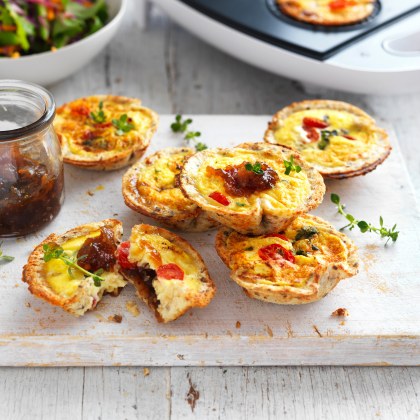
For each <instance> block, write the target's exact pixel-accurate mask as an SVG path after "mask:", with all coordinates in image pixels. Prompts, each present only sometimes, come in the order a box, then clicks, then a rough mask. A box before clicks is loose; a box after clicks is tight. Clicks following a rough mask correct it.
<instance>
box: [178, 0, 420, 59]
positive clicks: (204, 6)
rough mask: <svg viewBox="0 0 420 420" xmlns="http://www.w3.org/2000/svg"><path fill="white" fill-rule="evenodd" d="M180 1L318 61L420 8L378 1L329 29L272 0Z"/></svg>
mask: <svg viewBox="0 0 420 420" xmlns="http://www.w3.org/2000/svg"><path fill="white" fill-rule="evenodd" d="M179 1H181V2H182V3H185V4H187V5H188V6H190V7H192V8H194V9H196V10H198V11H200V12H201V13H203V14H205V15H207V16H209V17H210V18H212V19H215V20H217V21H219V22H220V23H223V24H225V25H227V26H230V27H232V28H234V29H236V30H239V31H241V32H243V33H245V34H248V35H251V36H254V37H256V38H258V39H261V40H263V41H265V42H269V43H271V44H274V45H277V46H279V47H281V48H284V49H287V50H289V51H292V52H296V53H298V54H302V55H305V56H308V57H311V58H315V59H318V60H325V59H327V58H329V57H331V56H332V55H334V54H336V53H337V52H339V51H341V50H342V49H343V48H346V47H347V46H349V45H351V44H353V43H354V42H356V41H358V40H360V39H361V38H363V37H365V36H368V35H369V34H370V33H372V32H374V31H377V30H379V29H382V28H384V27H385V26H386V25H389V24H391V23H393V22H395V21H397V20H399V19H402V18H404V17H405V16H407V15H409V14H411V13H413V12H415V11H417V10H420V1H419V0H380V1H378V2H377V4H376V10H375V12H374V13H373V15H372V16H371V17H370V18H368V19H367V20H365V21H363V22H360V23H358V24H355V25H346V26H341V27H337V28H328V27H320V26H314V25H310V24H305V23H301V22H298V21H295V20H293V19H291V18H289V17H287V16H285V15H284V14H282V13H281V12H280V10H279V8H278V7H277V5H276V2H275V0H179ZM419 26H420V22H419Z"/></svg>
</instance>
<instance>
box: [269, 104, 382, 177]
mask: <svg viewBox="0 0 420 420" xmlns="http://www.w3.org/2000/svg"><path fill="white" fill-rule="evenodd" d="M274 136H275V139H276V140H277V142H278V143H279V144H282V145H285V146H289V147H293V148H294V149H296V150H297V151H298V152H299V153H301V155H302V156H303V157H304V159H305V160H306V161H307V162H309V163H310V164H312V165H313V166H314V167H315V168H317V169H318V170H321V171H322V168H335V167H346V168H351V167H352V166H354V165H355V164H358V163H359V162H360V160H364V159H367V158H369V156H370V153H371V151H372V149H373V147H374V146H375V144H376V143H377V141H378V133H377V131H376V130H375V128H374V127H373V126H372V123H371V122H370V121H369V120H368V119H366V118H364V117H362V116H357V115H354V114H351V113H349V112H346V111H338V110H331V109H312V110H305V111H298V112H295V113H293V114H292V115H290V116H289V117H288V118H287V119H285V121H284V122H283V123H282V126H281V127H280V128H278V129H277V130H276V131H275V133H274Z"/></svg>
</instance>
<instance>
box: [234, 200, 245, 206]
mask: <svg viewBox="0 0 420 420" xmlns="http://www.w3.org/2000/svg"><path fill="white" fill-rule="evenodd" d="M235 204H236V205H237V206H238V207H245V206H246V204H245V203H238V202H237V201H236V203H235Z"/></svg>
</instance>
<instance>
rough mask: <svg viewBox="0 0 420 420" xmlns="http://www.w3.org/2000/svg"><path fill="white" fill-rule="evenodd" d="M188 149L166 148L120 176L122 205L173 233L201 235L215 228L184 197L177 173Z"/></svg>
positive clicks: (188, 153) (200, 211)
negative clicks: (178, 230) (163, 224)
mask: <svg viewBox="0 0 420 420" xmlns="http://www.w3.org/2000/svg"><path fill="white" fill-rule="evenodd" d="M194 153H195V152H194V150H193V149H190V148H172V147H170V148H166V149H163V150H159V151H158V152H156V153H154V154H152V155H150V156H147V157H146V158H145V159H143V160H142V161H139V162H136V163H135V164H134V165H133V166H132V167H131V168H130V169H129V170H128V171H127V172H126V173H125V175H124V177H123V182H122V193H123V197H124V201H125V204H126V205H127V206H128V207H130V208H131V209H133V210H134V211H136V212H138V213H141V214H144V215H145V216H149V217H152V218H154V219H156V220H159V221H161V222H163V223H165V224H167V225H169V226H172V227H174V228H176V229H180V230H184V231H190V232H202V231H205V230H208V229H211V228H214V227H215V226H216V225H217V222H215V221H214V220H213V219H211V218H210V217H209V216H208V215H207V213H206V212H205V211H203V210H201V208H200V207H198V206H197V204H195V203H194V202H193V201H191V200H189V199H188V198H187V197H185V196H184V194H183V193H182V191H181V189H180V188H179V173H180V172H181V168H182V166H183V164H184V161H185V160H186V159H187V158H188V157H190V156H192V155H193V154H194Z"/></svg>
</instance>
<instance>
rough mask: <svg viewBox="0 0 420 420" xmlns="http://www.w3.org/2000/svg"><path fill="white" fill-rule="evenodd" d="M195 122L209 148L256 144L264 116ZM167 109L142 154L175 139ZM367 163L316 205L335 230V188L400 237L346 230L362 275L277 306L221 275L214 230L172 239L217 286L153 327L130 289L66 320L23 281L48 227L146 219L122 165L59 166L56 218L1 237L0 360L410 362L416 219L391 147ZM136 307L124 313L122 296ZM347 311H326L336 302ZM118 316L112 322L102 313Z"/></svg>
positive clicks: (417, 360)
mask: <svg viewBox="0 0 420 420" xmlns="http://www.w3.org/2000/svg"><path fill="white" fill-rule="evenodd" d="M193 119H194V122H193V128H194V129H195V130H200V131H201V132H202V138H201V139H202V141H204V142H205V143H207V144H208V145H209V146H233V145H235V144H238V143H240V142H244V141H259V140H260V139H261V138H262V135H263V133H264V130H265V128H266V124H267V121H268V120H269V117H267V116H216V115H213V116H194V117H193ZM171 121H173V116H163V117H162V118H161V123H160V129H159V130H158V134H157V135H156V137H155V138H154V139H153V144H152V146H151V147H150V149H149V150H148V153H151V152H153V151H155V150H158V149H160V148H163V147H166V146H180V145H182V138H181V137H180V136H177V135H175V134H172V133H171V131H170V129H169V125H170V122H171ZM390 132H391V140H392V143H393V147H394V150H393V152H392V154H391V156H390V158H389V159H388V160H387V161H386V162H385V163H384V164H383V165H382V166H380V167H379V168H378V169H377V170H375V171H374V172H372V173H371V174H368V175H367V176H364V177H358V178H355V179H350V180H344V181H327V193H326V195H325V199H324V202H323V204H322V205H321V206H320V207H319V208H318V209H317V210H316V211H315V212H314V214H317V215H319V216H321V217H323V218H325V219H326V220H328V221H330V222H331V223H332V224H333V225H335V226H336V227H337V228H339V227H341V226H343V225H344V224H345V220H344V219H343V218H342V216H340V215H338V214H337V213H336V209H335V206H334V205H333V204H332V203H331V202H330V199H329V196H330V193H331V192H336V193H338V194H339V195H340V196H341V197H342V201H343V202H344V203H347V204H348V206H347V208H348V211H349V212H351V213H352V214H354V215H355V216H358V217H360V218H363V219H365V220H368V221H371V222H375V223H377V221H378V218H379V215H382V216H383V218H384V220H385V224H387V225H392V224H394V223H397V224H398V228H399V230H400V231H401V233H400V238H399V239H398V241H397V242H396V243H395V244H390V245H388V246H386V247H385V246H384V241H382V240H381V239H380V238H379V237H378V236H376V235H374V234H368V233H366V234H361V233H360V232H358V231H356V230H354V231H352V232H348V235H349V236H350V237H351V238H352V239H353V240H354V241H355V242H356V244H357V245H358V247H359V251H360V257H361V260H362V264H361V269H360V273H359V274H358V275H357V276H356V277H353V278H351V279H347V280H343V281H342V282H341V283H340V284H339V285H338V286H337V287H336V289H334V290H333V291H332V292H331V293H330V294H329V295H328V296H326V297H325V298H324V299H323V300H321V301H320V302H317V303H313V304H308V305H298V306H280V305H274V304H269V303H264V302H260V301H257V300H252V299H249V298H247V297H246V296H245V294H244V293H243V292H242V290H241V288H240V287H239V286H237V285H236V283H234V282H233V281H231V280H230V279H229V270H228V269H227V268H226V267H225V266H224V264H223V263H222V262H221V261H220V259H219V257H218V256H217V254H216V252H215V250H214V248H213V242H214V232H206V233H201V234H183V233H181V235H182V236H183V237H185V238H186V239H187V240H189V241H190V242H191V243H192V244H193V246H195V247H196V248H197V250H198V251H199V252H200V253H201V254H202V256H203V258H204V260H205V261H206V263H207V266H208V268H209V270H210V273H211V275H212V277H213V279H214V281H215V283H216V284H217V288H218V290H217V294H216V296H215V298H214V300H213V301H212V302H211V303H210V305H209V306H207V307H206V308H204V309H195V310H192V311H190V312H189V313H187V314H186V315H184V316H183V317H182V318H180V319H179V320H177V321H175V322H173V323H170V324H166V325H162V324H158V323H157V322H156V321H155V319H154V317H153V316H152V314H151V313H150V312H149V310H148V309H147V308H146V306H145V305H144V304H143V303H142V302H140V301H139V300H138V299H137V298H136V297H135V293H134V288H133V287H132V286H131V285H128V286H127V287H126V288H125V289H124V291H123V292H122V293H121V294H120V296H119V297H117V298H114V297H110V296H106V297H105V298H104V299H103V300H102V301H101V302H100V304H99V305H98V307H97V309H96V310H94V311H92V312H89V313H87V314H86V315H85V316H83V317H81V318H75V317H73V316H72V315H69V314H67V313H66V312H64V311H62V310H61V309H60V308H56V307H53V306H51V305H49V304H48V303H46V302H43V301H41V300H39V299H37V298H35V297H33V296H32V295H31V294H30V293H29V292H28V290H27V286H26V284H24V283H23V282H22V281H21V271H22V267H23V265H24V263H25V262H26V259H27V257H28V255H29V253H30V252H31V250H32V248H33V247H34V246H35V245H36V244H37V243H39V242H40V241H41V240H42V239H43V238H44V237H46V236H47V235H48V234H49V233H51V232H57V233H63V232H65V231H66V230H68V229H69V228H72V227H74V226H77V225H79V224H83V223H89V222H93V221H98V220H101V219H104V218H109V217H115V218H118V219H120V220H121V221H122V222H123V224H124V229H125V232H126V233H125V237H127V236H128V235H129V233H130V230H131V227H132V226H133V225H134V224H136V223H140V222H146V223H154V222H153V221H152V220H150V219H147V218H145V217H143V216H141V215H138V214H136V213H134V212H133V211H131V210H130V209H128V208H127V207H126V206H125V205H124V203H123V199H122V195H121V177H122V175H123V173H124V170H121V171H118V172H112V173H105V172H88V171H84V170H80V169H76V168H72V167H70V166H66V169H65V170H66V200H65V204H64V206H63V208H62V210H61V213H60V214H59V216H58V217H57V218H56V219H55V220H54V221H53V222H52V223H51V224H50V225H49V226H47V227H46V228H45V229H43V230H42V231H41V232H38V233H37V234H36V235H31V236H28V237H25V238H21V239H16V240H15V239H10V240H5V241H4V244H3V249H4V252H5V254H10V255H14V256H15V257H16V258H15V260H14V261H13V262H11V263H9V264H5V265H1V266H0V292H1V294H0V296H1V300H2V303H1V305H0V365H2V366H6V365H10V366H76V365H77V366H80V365H82V366H92V365H150V366H152V365H153V366H175V365H200V366H210V365H226V366H227V365H420V257H419V255H420V249H419V248H420V246H419V243H420V242H419V236H420V235H419V233H420V218H419V213H418V210H417V207H416V202H415V197H414V194H413V190H412V188H411V184H410V180H409V176H408V172H407V170H406V168H405V165H404V162H403V161H402V158H401V154H400V151H399V148H398V143H397V140H396V138H395V136H394V135H392V130H390ZM130 301H134V302H136V303H137V305H138V307H139V310H140V314H139V315H138V316H134V315H133V314H132V313H131V312H130V311H128V310H127V308H126V303H127V302H130ZM339 307H345V308H347V309H348V311H349V313H350V316H349V317H347V318H345V319H343V318H337V317H332V316H331V313H332V312H333V311H334V310H335V309H337V308H339ZM114 314H117V315H122V322H121V323H115V322H112V321H110V320H109V318H110V317H112V316H113V315H114Z"/></svg>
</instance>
